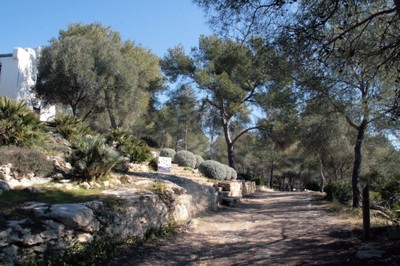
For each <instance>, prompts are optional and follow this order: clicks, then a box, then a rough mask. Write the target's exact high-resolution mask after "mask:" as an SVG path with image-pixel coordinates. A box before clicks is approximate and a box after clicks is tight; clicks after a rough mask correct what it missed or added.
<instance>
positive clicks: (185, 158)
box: [174, 151, 197, 168]
mask: <svg viewBox="0 0 400 266" xmlns="http://www.w3.org/2000/svg"><path fill="white" fill-rule="evenodd" d="M174 162H175V163H177V164H178V165H179V166H187V167H191V168H195V167H196V163H197V160H196V156H194V154H193V153H191V152H190V151H178V152H177V153H176V154H175V156H174Z"/></svg>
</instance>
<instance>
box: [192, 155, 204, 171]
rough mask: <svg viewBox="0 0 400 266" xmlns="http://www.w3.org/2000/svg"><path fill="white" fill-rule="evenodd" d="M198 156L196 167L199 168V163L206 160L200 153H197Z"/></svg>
mask: <svg viewBox="0 0 400 266" xmlns="http://www.w3.org/2000/svg"><path fill="white" fill-rule="evenodd" d="M195 157H196V166H195V167H194V169H197V168H199V165H200V164H201V163H202V162H204V159H203V157H201V156H200V155H195Z"/></svg>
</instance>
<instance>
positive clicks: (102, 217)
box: [0, 177, 217, 265]
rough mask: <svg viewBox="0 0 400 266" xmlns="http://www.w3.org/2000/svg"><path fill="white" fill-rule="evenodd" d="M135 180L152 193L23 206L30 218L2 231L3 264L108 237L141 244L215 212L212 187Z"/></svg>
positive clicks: (128, 191) (133, 191)
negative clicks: (170, 225) (154, 189)
mask: <svg viewBox="0 0 400 266" xmlns="http://www.w3.org/2000/svg"><path fill="white" fill-rule="evenodd" d="M125 178H126V177H125ZM175 179H176V180H175V181H176V183H182V184H183V183H185V182H184V181H183V180H180V178H179V177H176V178H175ZM134 180H135V184H136V185H139V186H143V187H146V188H148V189H150V191H149V190H147V191H145V190H143V189H139V188H121V189H108V190H104V191H103V195H104V200H101V201H100V200H98V201H90V202H85V203H70V204H46V203H41V202H28V203H25V204H24V205H23V206H22V207H21V210H23V211H24V212H28V213H29V215H28V217H29V218H25V219H21V220H13V221H8V224H7V226H6V228H5V229H3V230H0V261H2V262H4V264H5V265H14V264H17V263H18V262H19V260H20V259H21V258H22V257H23V256H26V255H28V254H31V253H35V254H36V255H38V254H39V256H40V254H43V253H44V252H45V251H48V250H62V249H67V248H70V247H72V246H74V245H75V244H76V243H86V242H91V241H93V240H95V239H101V238H107V237H111V238H112V239H120V240H122V239H125V238H128V237H129V238H131V237H133V238H143V237H144V236H145V235H146V233H147V232H149V231H157V230H160V229H161V228H162V227H163V226H164V225H166V224H168V223H171V222H172V223H181V222H186V221H187V220H189V219H191V218H192V217H194V216H196V215H198V214H199V213H201V212H204V211H213V210H216V207H217V195H216V192H215V190H214V189H213V188H212V187H204V186H202V185H199V184H197V186H196V185H195V184H190V186H189V185H188V184H186V185H187V186H186V188H185V187H183V186H180V185H178V184H176V183H174V182H171V181H168V180H162V179H160V178H158V179H153V178H143V177H136V178H135V179H134ZM154 184H158V185H159V186H162V187H163V191H161V193H156V192H152V191H151V188H152V186H154ZM184 185H185V184H184ZM193 190H196V192H193ZM189 192H191V193H193V194H191V193H189Z"/></svg>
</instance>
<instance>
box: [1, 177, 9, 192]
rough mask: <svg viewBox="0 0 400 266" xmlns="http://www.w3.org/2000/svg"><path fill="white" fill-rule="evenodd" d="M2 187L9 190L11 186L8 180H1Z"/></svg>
mask: <svg viewBox="0 0 400 266" xmlns="http://www.w3.org/2000/svg"><path fill="white" fill-rule="evenodd" d="M0 189H1V190H3V191H9V190H10V189H11V188H10V185H9V184H8V183H7V182H5V181H3V180H0Z"/></svg>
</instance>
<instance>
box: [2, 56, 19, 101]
mask: <svg viewBox="0 0 400 266" xmlns="http://www.w3.org/2000/svg"><path fill="white" fill-rule="evenodd" d="M0 64H1V72H0V95H2V96H7V97H9V98H11V99H17V97H18V60H17V59H16V58H14V56H13V54H8V55H1V56H0Z"/></svg>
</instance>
